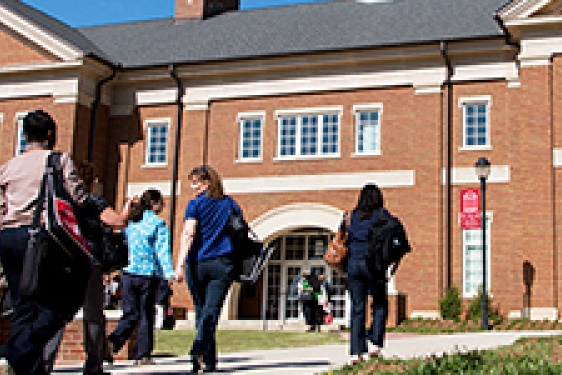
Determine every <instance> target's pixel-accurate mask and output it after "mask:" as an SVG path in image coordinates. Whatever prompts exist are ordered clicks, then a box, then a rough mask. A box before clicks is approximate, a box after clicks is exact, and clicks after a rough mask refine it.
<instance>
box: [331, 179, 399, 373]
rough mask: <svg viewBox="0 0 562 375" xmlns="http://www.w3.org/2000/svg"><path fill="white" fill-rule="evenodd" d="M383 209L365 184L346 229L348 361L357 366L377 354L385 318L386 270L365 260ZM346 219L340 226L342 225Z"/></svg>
mask: <svg viewBox="0 0 562 375" xmlns="http://www.w3.org/2000/svg"><path fill="white" fill-rule="evenodd" d="M383 207H384V201H383V196H382V192H381V191H380V189H379V187H378V186H377V185H375V184H366V185H365V186H364V187H363V189H362V190H361V192H360V194H359V199H358V202H357V206H356V207H355V208H354V209H353V210H352V211H351V212H350V213H348V215H351V218H350V219H351V220H350V221H349V228H347V233H348V237H347V247H348V249H349V252H348V255H347V283H348V290H349V294H350V297H351V314H350V355H351V357H350V360H349V364H351V365H353V364H356V363H358V362H360V361H362V360H364V359H367V358H366V357H376V356H378V355H380V350H381V348H382V346H383V342H384V335H385V331H386V320H387V317H388V298H387V290H386V281H387V278H386V269H378V270H377V269H373V267H370V266H369V262H368V260H367V258H368V253H369V247H368V243H369V241H368V240H369V232H370V228H371V226H372V225H373V223H375V222H376V221H377V220H378V219H379V216H380V215H381V213H383V212H384V213H387V211H386V210H383V211H381V209H383ZM344 223H345V220H343V221H342V225H345V224H344ZM369 295H371V296H372V306H371V314H372V323H371V327H370V328H369V329H368V330H367V329H366V327H365V311H366V309H365V305H366V302H367V297H368V296H369Z"/></svg>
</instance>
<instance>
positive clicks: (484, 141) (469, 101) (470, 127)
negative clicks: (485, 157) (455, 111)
mask: <svg viewBox="0 0 562 375" xmlns="http://www.w3.org/2000/svg"><path fill="white" fill-rule="evenodd" d="M459 102H460V103H459V105H460V107H461V108H462V111H463V145H462V149H464V150H471V149H472V150H481V149H486V150H487V149H490V148H491V141H490V123H491V121H490V107H491V103H492V98H491V96H477V97H468V98H460V100H459Z"/></svg>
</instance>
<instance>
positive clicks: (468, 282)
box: [463, 217, 491, 297]
mask: <svg viewBox="0 0 562 375" xmlns="http://www.w3.org/2000/svg"><path fill="white" fill-rule="evenodd" d="M490 222H491V220H490V217H487V218H486V268H487V270H486V287H487V289H488V292H489V291H490V285H491V283H490V274H491V273H490V258H491V257H490V250H491V249H490V242H491V241H490V237H491V233H490ZM481 286H482V231H481V230H480V229H471V230H464V231H463V295H464V296H465V297H474V296H476V294H477V293H478V288H479V287H481Z"/></svg>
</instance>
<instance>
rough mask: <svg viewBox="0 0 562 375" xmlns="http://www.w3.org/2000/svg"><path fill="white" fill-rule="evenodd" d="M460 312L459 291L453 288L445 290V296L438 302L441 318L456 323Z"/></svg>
mask: <svg viewBox="0 0 562 375" xmlns="http://www.w3.org/2000/svg"><path fill="white" fill-rule="evenodd" d="M461 311H462V300H461V296H460V293H459V289H458V288H457V287H456V286H453V287H451V288H449V289H448V290H447V292H446V293H445V296H444V297H443V298H442V299H441V300H439V312H440V313H441V317H442V318H443V319H447V320H454V321H458V320H459V318H460V316H461Z"/></svg>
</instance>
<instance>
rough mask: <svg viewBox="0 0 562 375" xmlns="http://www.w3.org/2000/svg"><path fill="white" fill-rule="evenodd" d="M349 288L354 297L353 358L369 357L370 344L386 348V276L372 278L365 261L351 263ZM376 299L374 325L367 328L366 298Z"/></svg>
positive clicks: (372, 308)
mask: <svg viewBox="0 0 562 375" xmlns="http://www.w3.org/2000/svg"><path fill="white" fill-rule="evenodd" d="M347 278H348V280H347V287H348V290H349V294H350V296H351V319H350V320H351V321H350V336H351V337H350V346H351V347H350V354H351V355H355V354H361V353H367V350H368V349H367V340H369V341H371V342H372V343H373V344H375V345H378V346H381V347H382V346H383V344H384V335H385V331H386V320H387V318H388V298H387V295H386V275H385V274H384V273H381V274H376V275H375V274H372V273H371V272H370V271H369V269H368V267H367V262H366V261H365V260H357V259H350V260H349V261H348V264H347ZM368 295H371V296H372V297H373V303H372V306H371V314H372V324H371V327H370V328H369V329H366V328H365V323H366V321H365V305H366V302H367V296H368Z"/></svg>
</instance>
